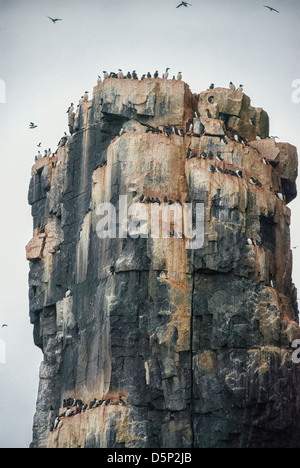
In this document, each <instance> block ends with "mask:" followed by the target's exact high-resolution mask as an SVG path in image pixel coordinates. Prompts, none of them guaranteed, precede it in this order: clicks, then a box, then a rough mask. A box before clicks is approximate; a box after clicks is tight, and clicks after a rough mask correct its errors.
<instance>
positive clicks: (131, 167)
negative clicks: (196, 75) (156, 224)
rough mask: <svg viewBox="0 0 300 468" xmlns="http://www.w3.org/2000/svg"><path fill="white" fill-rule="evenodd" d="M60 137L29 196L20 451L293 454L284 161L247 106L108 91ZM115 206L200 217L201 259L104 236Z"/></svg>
mask: <svg viewBox="0 0 300 468" xmlns="http://www.w3.org/2000/svg"><path fill="white" fill-rule="evenodd" d="M69 124H70V133H71V135H70V136H68V137H67V138H65V139H63V141H62V142H61V144H60V146H59V148H58V151H57V153H56V155H55V157H54V158H48V157H46V158H42V159H39V160H38V161H37V162H36V163H35V165H34V167H33V169H32V178H31V182H30V189H29V203H30V204H31V205H32V216H33V227H34V236H33V239H32V240H31V241H30V242H29V244H28V246H27V259H28V260H29V261H30V275H29V296H30V316H31V321H32V323H33V324H34V340H35V344H36V345H37V346H38V347H40V348H41V349H42V351H43V354H44V361H43V363H42V365H41V370H40V387H39V393H38V401H37V411H36V415H35V419H34V428H33V442H32V447H48V448H52V447H66V448H75V447H95V448H98V447H99V448H104V447H107V448H135V447H137V448H147V447H150V448H159V447H160V448H190V447H228V448H229V447H299V445H300V443H299V440H300V439H299V403H298V396H297V395H298V388H299V377H300V375H299V367H298V366H297V365H296V364H294V363H293V362H292V352H293V350H292V342H293V341H294V340H295V339H297V338H299V327H298V307H297V292H296V289H295V287H294V285H293V283H292V279H291V274H292V253H291V246H290V222H291V212H290V209H289V208H288V206H287V204H288V203H289V202H290V201H291V200H293V199H294V198H295V197H296V194H297V192H296V178H297V166H298V157H297V151H296V148H295V147H293V146H291V145H289V144H287V143H278V142H276V139H274V138H269V118H268V115H267V113H266V112H265V111H264V110H263V109H261V108H255V107H252V106H251V102H250V98H249V97H248V96H246V95H245V94H244V93H243V92H242V91H236V90H231V89H225V88H215V89H209V90H207V91H204V92H201V93H200V95H195V94H193V93H192V92H191V90H190V89H189V87H188V85H187V84H186V83H184V82H183V81H177V80H163V79H145V80H143V81H139V80H121V79H105V80H104V82H103V83H102V82H99V84H98V85H97V86H96V87H95V88H94V93H93V98H92V99H91V100H83V101H82V102H81V104H80V106H79V110H78V111H77V114H76V113H73V114H71V115H69ZM120 195H126V196H127V200H128V204H134V203H140V204H142V205H143V207H144V208H145V209H146V211H147V210H148V211H149V212H150V209H151V206H153V204H154V203H157V205H158V206H161V205H163V204H164V205H168V206H170V203H171V202H172V204H176V203H177V204H178V206H181V207H182V209H184V204H186V203H191V204H194V205H196V204H200V203H201V204H203V205H204V243H203V245H202V246H201V248H198V249H188V248H187V245H186V244H187V242H188V239H187V238H186V237H185V236H180V237H178V236H177V235H176V233H175V232H174V231H175V230H174V225H173V226H172V225H171V229H170V236H169V237H168V238H165V239H164V238H152V237H151V236H148V237H145V238H142V237H139V238H136V239H135V238H133V237H131V236H123V237H121V236H119V235H117V236H114V238H110V237H107V238H106V239H100V238H99V235H98V234H97V225H98V223H99V220H100V216H99V206H101V205H102V204H104V203H111V204H112V205H114V207H115V209H116V213H119V211H120V206H119V197H120ZM119 227H120V226H119V225H117V229H119ZM183 232H184V226H183V227H182V233H183ZM98 233H99V232H98ZM95 399H96V402H95ZM120 399H122V401H123V403H124V404H120ZM68 400H69V403H71V401H70V400H74V403H72V405H71V404H70V405H67V406H65V405H64V402H65V403H66V402H68ZM79 401H80V402H82V403H83V404H81V403H80V404H78V402H79ZM107 401H109V403H108V404H105V402H107ZM93 402H94V404H93V405H92V407H90V404H92V403H93ZM100 402H101V404H99V403H100ZM76 403H77V404H76ZM85 405H88V408H85V409H84V410H83V407H84V406H85ZM66 411H70V412H69V413H68V415H67V416H66V414H65V413H66ZM71 413H73V414H71Z"/></svg>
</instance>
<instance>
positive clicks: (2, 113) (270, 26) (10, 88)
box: [0, 0, 300, 448]
mask: <svg viewBox="0 0 300 468" xmlns="http://www.w3.org/2000/svg"><path fill="white" fill-rule="evenodd" d="M269 1H270V2H271V3H270V5H272V6H273V7H274V8H276V9H278V10H279V11H280V14H278V13H274V12H272V13H271V12H269V11H268V10H267V9H266V8H264V7H263V3H264V2H263V0H251V1H249V0H234V1H232V0H213V1H208V0H190V2H191V3H192V4H193V5H192V7H190V8H183V7H181V8H179V9H176V6H177V5H178V3H180V2H179V1H177V0H151V1H150V0H85V1H82V0H43V1H41V0H0V18H1V21H0V46H1V53H0V80H2V81H0V123H1V125H0V155H1V170H0V203H1V215H2V229H1V231H0V242H1V244H0V245H1V247H2V248H1V263H0V299H1V300H0V326H1V324H2V323H7V324H8V325H9V327H8V328H3V329H2V328H0V349H1V343H2V344H3V342H4V343H5V346H6V363H5V364H1V363H0V397H1V414H0V447H25V448H26V447H28V446H29V443H30V442H31V429H32V419H33V414H34V411H35V402H36V397H37V386H38V371H39V364H40V361H41V359H42V355H41V352H40V351H39V350H38V349H37V348H35V347H34V344H33V339H32V326H31V325H30V323H29V317H28V313H29V312H28V283H27V277H28V264H27V262H26V260H25V249H24V247H25V245H26V244H27V242H28V241H29V240H30V238H31V237H32V219H31V213H30V207H29V206H28V204H27V192H28V186H29V181H30V172H31V167H32V164H33V161H34V156H35V155H36V153H37V146H36V145H37V144H38V143H39V142H40V141H41V142H42V150H43V149H46V148H49V147H50V148H52V149H53V151H55V149H56V145H57V143H58V141H59V139H60V137H61V136H62V135H63V132H64V131H67V118H66V117H67V116H66V110H67V109H68V107H69V104H70V103H71V102H74V103H76V102H77V101H78V100H79V98H80V96H81V95H82V94H83V93H84V91H85V90H88V91H89V92H90V93H91V92H92V89H93V86H95V84H96V80H97V75H98V74H100V73H102V71H103V70H109V71H117V69H118V68H122V69H123V71H125V72H127V71H128V70H131V71H132V70H133V69H136V70H137V72H138V74H139V75H142V74H143V73H147V72H148V71H150V72H151V73H153V72H154V71H155V70H159V71H160V72H163V71H164V69H165V68H166V67H170V68H171V70H170V73H171V75H173V74H175V75H176V74H177V72H178V71H182V72H183V79H184V80H185V81H186V82H187V83H188V84H189V85H190V87H191V89H192V91H193V92H197V93H199V92H200V91H203V90H205V89H207V87H208V85H210V83H211V82H214V83H215V84H216V85H217V86H224V87H227V86H228V83H229V82H230V81H233V82H234V83H236V84H237V85H239V84H240V83H243V84H244V85H245V93H246V94H248V95H249V96H250V97H251V100H252V104H253V105H254V106H258V107H263V108H264V109H265V110H266V111H267V112H268V114H269V116H270V122H271V134H272V135H273V134H275V135H278V136H279V137H280V141H283V142H285V141H287V142H289V143H291V144H293V145H295V146H297V147H298V148H300V135H299V128H300V102H299V103H296V102H293V100H292V93H293V91H294V89H293V88H292V83H293V82H294V80H297V79H298V80H300V48H299V43H300V2H299V0H285V1H283V0H269ZM47 16H52V17H55V18H62V19H63V21H61V22H58V23H57V24H53V23H52V22H51V21H50V20H49V19H48V18H47ZM3 82H4V83H5V85H6V103H2V101H3V96H2V97H1V89H2V88H1V83H2V84H3ZM298 96H299V97H300V93H298ZM31 121H33V122H36V123H37V124H38V128H37V129H36V130H34V131H30V130H28V125H29V122H31ZM290 207H291V209H292V238H293V240H292V244H293V245H297V244H298V243H299V249H297V250H295V251H294V262H295V268H294V281H295V283H296V285H297V286H298V288H300V262H299V260H300V242H299V233H300V216H299V207H300V199H299V200H298V201H294V202H293V203H291V205H290ZM0 360H1V356H0Z"/></svg>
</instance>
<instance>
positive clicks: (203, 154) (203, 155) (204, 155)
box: [201, 151, 207, 159]
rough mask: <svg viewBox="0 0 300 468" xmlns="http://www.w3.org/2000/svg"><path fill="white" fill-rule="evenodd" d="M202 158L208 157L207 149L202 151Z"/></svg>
mask: <svg viewBox="0 0 300 468" xmlns="http://www.w3.org/2000/svg"><path fill="white" fill-rule="evenodd" d="M201 158H202V159H206V158H207V154H206V153H205V151H202V153H201Z"/></svg>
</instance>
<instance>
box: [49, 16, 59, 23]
mask: <svg viewBox="0 0 300 468" xmlns="http://www.w3.org/2000/svg"><path fill="white" fill-rule="evenodd" d="M47 18H49V19H50V20H51V21H52V23H53V24H56V22H57V21H62V19H61V18H51V16H47Z"/></svg>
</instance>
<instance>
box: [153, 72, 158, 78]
mask: <svg viewBox="0 0 300 468" xmlns="http://www.w3.org/2000/svg"><path fill="white" fill-rule="evenodd" d="M153 76H154V78H158V76H159V74H158V70H156V72H155V73H154V75H153Z"/></svg>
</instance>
